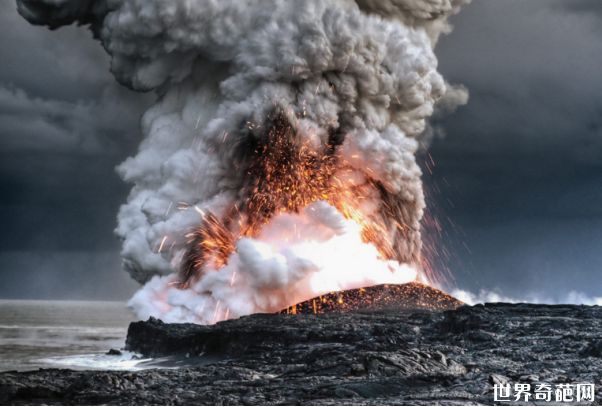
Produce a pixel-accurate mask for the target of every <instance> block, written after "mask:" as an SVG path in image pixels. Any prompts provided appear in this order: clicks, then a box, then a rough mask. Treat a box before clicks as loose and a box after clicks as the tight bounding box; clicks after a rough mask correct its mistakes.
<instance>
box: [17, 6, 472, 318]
mask: <svg viewBox="0 0 602 407" xmlns="http://www.w3.org/2000/svg"><path fill="white" fill-rule="evenodd" d="M468 1H469V0H357V1H352V0H328V1H324V0H304V1H289V0H246V1H242V0H219V1H218V0H214V1H211V0H187V1H185V0H182V1H180V0H87V1H83V0H18V7H19V11H20V13H21V14H22V15H23V16H24V17H25V18H27V19H28V20H29V21H31V22H32V23H35V24H45V25H48V26H50V27H51V28H56V27H58V26H61V25H64V24H71V23H80V24H87V25H90V27H91V29H92V31H93V32H94V34H95V36H96V37H97V38H99V40H100V41H101V42H102V45H103V46H104V48H105V49H106V51H107V52H108V53H109V54H110V56H111V70H112V72H113V73H114V75H115V77H116V78H117V80H118V81H119V82H121V83H122V84H124V85H126V86H128V87H130V88H132V89H135V90H139V91H155V92H156V93H157V94H158V95H159V98H158V102H157V103H156V104H155V105H154V106H153V107H151V108H150V109H149V110H148V111H147V112H146V113H145V115H144V117H143V119H142V130H143V133H144V139H143V141H142V143H141V145H140V148H139V150H138V153H137V154H136V155H135V156H134V157H131V158H128V159H127V160H126V161H125V162H124V163H122V164H121V165H120V166H119V168H118V170H119V173H120V174H121V176H122V177H123V179H124V180H125V181H127V182H129V183H131V184H132V185H133V188H132V191H131V193H130V196H129V198H128V201H127V203H126V204H124V205H123V206H122V208H121V210H120V212H119V217H118V220H119V223H118V227H117V234H118V235H119V236H120V237H121V238H122V239H123V250H122V256H123V259H124V265H125V268H126V270H127V271H128V272H129V273H130V274H131V276H132V277H133V278H134V279H136V280H137V281H139V282H140V283H144V284H146V285H145V286H144V288H143V289H141V290H140V291H139V292H138V293H137V294H136V295H135V296H134V298H133V299H132V300H131V302H130V303H131V305H132V306H133V307H134V308H135V309H136V310H137V311H138V313H139V314H140V316H141V317H146V316H149V315H154V316H158V317H161V318H163V319H165V320H167V321H183V320H185V321H194V322H199V323H212V322H215V321H218V320H222V319H227V318H232V317H237V316H240V315H245V314H249V313H252V312H262V311H274V310H278V309H280V308H284V307H286V306H287V305H290V304H291V303H293V302H296V301H301V300H305V299H307V298H311V297H313V296H315V295H318V294H322V293H325V292H328V291H333V290H339V289H347V288H354V287H359V286H366V285H371V284H377V283H401V282H406V281H412V280H414V279H416V278H418V279H423V280H425V279H426V278H427V276H425V275H424V272H423V271H422V270H421V253H420V252H421V237H420V221H421V218H422V215H423V209H424V206H425V205H424V198H423V191H422V183H421V178H420V177H421V171H420V168H419V167H418V165H417V164H416V158H415V154H416V152H417V149H418V148H419V146H420V145H421V143H422V144H424V142H425V140H426V138H428V136H429V134H432V130H431V129H428V128H427V123H426V119H427V118H429V117H430V116H431V115H432V114H433V113H434V111H435V109H436V108H437V106H436V103H437V102H439V105H438V106H439V107H440V108H441V109H442V110H450V109H453V108H454V107H455V106H457V105H458V104H462V103H465V102H466V93H465V91H463V89H462V88H453V87H450V86H449V85H447V84H446V83H445V81H444V80H443V78H442V77H441V75H440V74H439V73H438V72H437V59H436V57H435V55H434V52H433V48H434V46H435V44H436V42H437V39H438V37H439V35H440V34H442V33H445V32H447V31H448V30H449V26H448V24H447V18H448V17H449V16H450V15H452V14H454V13H456V12H457V11H458V10H459V8H460V6H461V5H462V4H464V3H467V2H468Z"/></svg>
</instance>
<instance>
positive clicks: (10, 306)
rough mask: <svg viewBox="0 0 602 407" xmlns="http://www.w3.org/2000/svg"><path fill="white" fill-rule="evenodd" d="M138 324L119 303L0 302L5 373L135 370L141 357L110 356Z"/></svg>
mask: <svg viewBox="0 0 602 407" xmlns="http://www.w3.org/2000/svg"><path fill="white" fill-rule="evenodd" d="M135 319H136V318H135V316H134V314H132V313H131V311H130V310H129V309H128V308H127V307H126V305H125V303H120V302H96V301H21V300H16V301H14V300H0V371H6V370H20V371H25V370H33V369H38V368H49V367H61V368H70V369H118V370H119V369H124V370H130V369H135V368H136V365H138V364H140V363H141V362H144V360H141V359H139V358H138V357H137V355H133V354H131V353H128V352H124V353H123V354H122V355H113V356H111V355H106V352H107V351H108V350H109V349H111V348H114V349H121V348H123V346H124V345H125V337H126V334H127V328H128V325H129V323H130V322H131V321H134V320H135Z"/></svg>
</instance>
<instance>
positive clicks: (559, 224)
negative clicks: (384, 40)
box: [427, 0, 602, 298]
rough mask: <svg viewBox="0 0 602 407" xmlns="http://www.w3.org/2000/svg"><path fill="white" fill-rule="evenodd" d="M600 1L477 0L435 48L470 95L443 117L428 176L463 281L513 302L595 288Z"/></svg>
mask: <svg viewBox="0 0 602 407" xmlns="http://www.w3.org/2000/svg"><path fill="white" fill-rule="evenodd" d="M600 5H601V2H599V1H579V0H577V1H575V0H565V1H561V0H557V1H548V0H529V1H522V0H504V1H497V0H479V1H475V2H473V4H472V5H471V6H470V7H467V8H466V9H465V10H464V11H463V12H462V13H460V14H459V15H458V16H457V17H456V18H455V20H454V25H455V31H454V33H453V34H452V35H451V36H449V37H445V38H443V39H442V40H441V43H440V44H439V46H438V49H437V50H436V51H437V54H438V56H439V57H440V63H441V69H442V71H443V72H444V74H445V75H446V76H447V77H448V78H449V79H450V80H451V81H452V82H459V83H463V84H465V85H466V87H467V88H468V89H469V90H470V102H469V104H468V105H467V106H466V107H463V108H461V109H459V110H458V112H456V113H455V114H454V115H452V116H449V117H446V118H445V119H444V120H443V121H442V122H441V123H440V124H441V125H442V126H443V127H444V128H445V130H446V133H447V136H446V138H445V139H443V140H436V141H435V143H434V145H433V148H432V149H431V154H433V156H434V157H435V161H436V162H437V168H436V170H435V175H434V176H431V177H427V183H428V184H429V186H430V189H431V190H433V191H435V192H434V193H433V194H432V195H433V197H434V201H436V203H435V204H434V205H436V206H437V207H438V208H437V209H438V210H439V211H440V212H441V213H442V214H443V215H442V216H441V218H442V222H443V223H444V224H445V226H446V228H447V230H448V231H449V233H450V234H451V236H450V238H448V239H445V241H444V243H443V244H446V245H447V246H448V248H449V250H450V252H451V253H452V256H451V257H452V258H451V260H450V261H449V264H450V267H451V268H452V271H453V275H454V276H455V279H456V282H457V283H458V285H459V286H460V287H465V288H468V289H470V290H472V291H475V292H476V291H478V290H480V289H486V290H489V291H492V290H493V291H495V290H497V291H498V292H499V293H501V294H504V295H506V296H508V297H514V298H517V297H518V298H520V297H521V296H522V297H523V298H524V296H525V295H527V294H529V293H536V294H537V295H539V296H544V297H545V296H546V295H547V297H548V298H550V297H557V298H561V297H563V293H564V294H566V291H567V290H570V289H574V290H578V291H582V292H585V293H586V294H587V295H590V296H591V295H596V294H599V292H600V289H601V288H602V285H601V283H600V282H599V278H598V270H599V269H600V266H601V265H602V258H601V257H600V254H599V247H600V245H601V244H602V232H601V231H600V224H601V222H602V205H601V204H600V203H601V202H602V81H600V71H599V67H600V66H602V41H601V39H602V31H601V30H600V29H599V27H600V25H599V23H600V19H599V18H600V16H601V15H600V14H599V10H600ZM436 191H439V192H436ZM447 216H449V220H448V218H447ZM454 225H455V226H457V228H454V227H455V226H454Z"/></svg>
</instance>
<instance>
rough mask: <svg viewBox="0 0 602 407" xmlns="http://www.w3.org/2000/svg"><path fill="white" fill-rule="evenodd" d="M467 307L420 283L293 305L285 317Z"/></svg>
mask: <svg viewBox="0 0 602 407" xmlns="http://www.w3.org/2000/svg"><path fill="white" fill-rule="evenodd" d="M462 305H464V303H463V302H461V301H459V300H457V299H455V298H454V297H452V296H451V295H449V294H446V293H444V292H443V291H441V290H438V289H436V288H432V287H429V286H427V285H424V284H420V283H408V284H400V285H395V284H384V285H377V286H373V287H366V288H357V289H353V290H346V291H339V292H333V293H328V294H325V295H321V296H319V297H315V298H312V299H310V300H307V301H303V302H301V303H298V304H295V305H292V306H290V307H288V308H286V309H284V310H282V311H280V313H281V314H323V313H329V312H349V311H360V310H383V309H427V310H431V311H444V310H449V309H456V308H458V307H460V306H462Z"/></svg>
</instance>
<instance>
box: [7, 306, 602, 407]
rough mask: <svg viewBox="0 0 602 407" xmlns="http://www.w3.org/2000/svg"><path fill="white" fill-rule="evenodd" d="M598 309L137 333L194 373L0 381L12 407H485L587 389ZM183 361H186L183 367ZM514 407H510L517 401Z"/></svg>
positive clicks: (138, 327) (149, 351)
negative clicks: (531, 388) (539, 389)
mask: <svg viewBox="0 0 602 407" xmlns="http://www.w3.org/2000/svg"><path fill="white" fill-rule="evenodd" d="M601 339H602V308H600V307H588V306H571V305H556V306H549V305H532V304H516V305H512V304H487V305H485V306H483V305H480V306H474V307H469V306H463V307H460V308H458V309H456V310H448V311H443V312H441V311H429V310H392V309H388V310H379V311H370V312H368V311H354V312H347V313H330V314H322V315H313V314H302V315H299V314H298V315H283V314H279V315H268V314H264V315H252V316H249V317H244V318H240V319H238V320H232V321H226V322H222V323H219V324H216V325H214V326H206V327H203V326H197V325H191V324H171V325H170V324H163V323H162V322H160V321H158V320H153V319H151V320H149V321H146V322H137V323H133V324H132V325H131V326H130V330H129V334H128V340H127V347H128V348H129V349H130V350H135V351H139V352H142V353H144V354H145V355H147V356H149V355H150V356H156V357H165V356H170V357H174V356H175V355H179V356H180V357H182V359H185V360H188V361H190V363H191V364H193V365H194V366H192V367H186V368H181V369H158V370H147V371H139V372H92V371H90V372H73V371H68V370H56V369H50V370H40V371H37V372H29V373H15V372H8V373H2V374H0V402H3V403H8V404H39V403H45V404H103V403H104V404H210V405H211V404H330V405H338V404H343V405H344V404H411V405H429V404H448V405H450V404H452V405H453V404H456V405H467V404H468V405H470V404H493V394H492V385H493V384H495V383H510V384H514V383H516V382H519V381H520V382H523V383H539V382H544V383H548V384H560V383H571V382H572V383H577V382H579V383H594V384H595V385H596V392H597V395H596V398H597V400H598V401H599V400H601V399H602V393H601V392H600V389H601V388H602V387H601V384H602V382H601V381H600V376H599V372H600V371H602V358H600V357H598V356H597V355H598V353H597V352H598V350H597V349H598V345H597V344H598V343H599V341H600V340H601ZM186 357H188V358H186ZM513 404H514V403H513Z"/></svg>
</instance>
